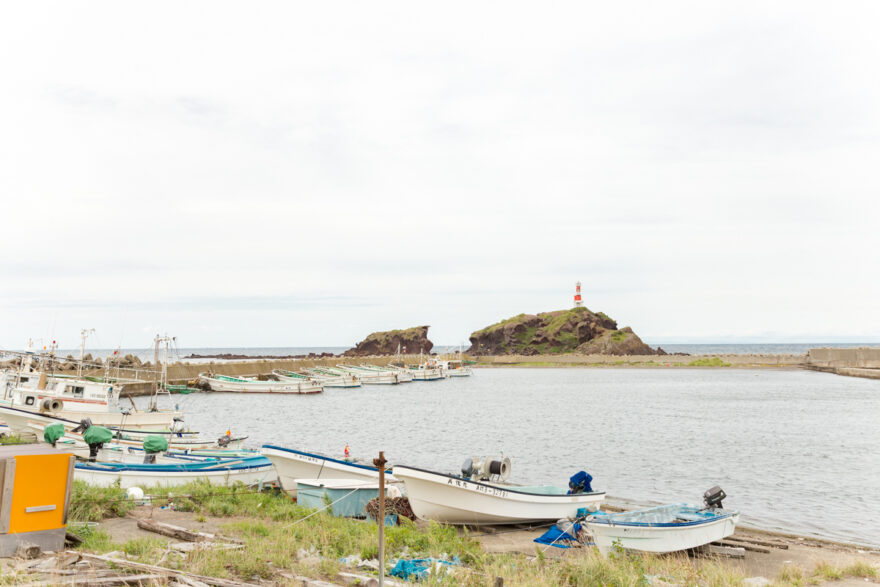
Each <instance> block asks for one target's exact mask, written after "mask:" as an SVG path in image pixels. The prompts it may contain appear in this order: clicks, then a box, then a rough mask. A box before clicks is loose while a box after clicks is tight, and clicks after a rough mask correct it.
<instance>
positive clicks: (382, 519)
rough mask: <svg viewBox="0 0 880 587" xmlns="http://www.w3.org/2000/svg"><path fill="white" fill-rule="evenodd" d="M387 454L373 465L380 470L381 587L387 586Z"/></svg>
mask: <svg viewBox="0 0 880 587" xmlns="http://www.w3.org/2000/svg"><path fill="white" fill-rule="evenodd" d="M387 462H388V461H386V460H385V452H384V451H382V452H379V458H378V459H373V464H374V465H375V466H376V467H377V468H378V469H379V519H378V520H377V521H378V522H379V587H383V586H384V585H385V464H386V463H387Z"/></svg>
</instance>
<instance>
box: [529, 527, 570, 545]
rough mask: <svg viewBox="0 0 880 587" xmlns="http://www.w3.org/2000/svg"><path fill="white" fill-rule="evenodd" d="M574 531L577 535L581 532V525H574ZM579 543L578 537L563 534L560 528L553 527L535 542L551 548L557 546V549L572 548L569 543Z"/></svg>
mask: <svg viewBox="0 0 880 587" xmlns="http://www.w3.org/2000/svg"><path fill="white" fill-rule="evenodd" d="M572 530H573V531H574V533H575V534H577V533H578V532H580V530H581V525H580V524H573V525H572ZM577 541H578V539H577V537H575V536H572V535H571V534H568V533H566V532H563V531H562V530H560V529H559V526H553V527H552V528H550V529H549V530H547V531H546V532H544V533H543V534H541V535H540V536H538V537H537V538H535V542H539V543H541V544H549V545H550V546H555V547H556V548H571V545H570V544H568V543H569V542H577Z"/></svg>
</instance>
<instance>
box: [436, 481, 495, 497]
mask: <svg viewBox="0 0 880 587" xmlns="http://www.w3.org/2000/svg"><path fill="white" fill-rule="evenodd" d="M446 484H447V485H453V486H455V487H461V488H462V489H469V490H471V491H476V492H477V493H485V494H486V495H494V496H496V497H507V491H505V490H504V489H498V488H497V487H490V486H488V485H477V484H476V483H468V482H467V481H463V480H461V479H450V480H449V481H447V482H446Z"/></svg>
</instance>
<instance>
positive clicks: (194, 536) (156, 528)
mask: <svg viewBox="0 0 880 587" xmlns="http://www.w3.org/2000/svg"><path fill="white" fill-rule="evenodd" d="M137 525H138V528H140V529H142V530H146V531H148V532H155V533H156V534H161V535H162V536H169V537H171V538H176V539H178V540H185V541H186V542H201V541H218V540H219V541H223V542H231V543H233V544H242V541H241V540H236V539H235V538H227V537H225V536H222V537H221V536H218V535H216V534H209V533H207V532H198V531H196V530H187V529H186V528H183V527H181V526H175V525H173V524H165V523H163V522H157V521H156V520H152V519H149V518H141V519H140V520H138V523H137Z"/></svg>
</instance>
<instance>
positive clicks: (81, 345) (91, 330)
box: [76, 328, 95, 377]
mask: <svg viewBox="0 0 880 587" xmlns="http://www.w3.org/2000/svg"><path fill="white" fill-rule="evenodd" d="M94 332H95V329H94V328H83V329H82V330H80V332H79V335H80V342H79V369H77V371H76V375H77V376H78V377H82V374H83V357H85V354H86V339H87V338H88V337H89V335H90V334H93V333H94Z"/></svg>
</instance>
